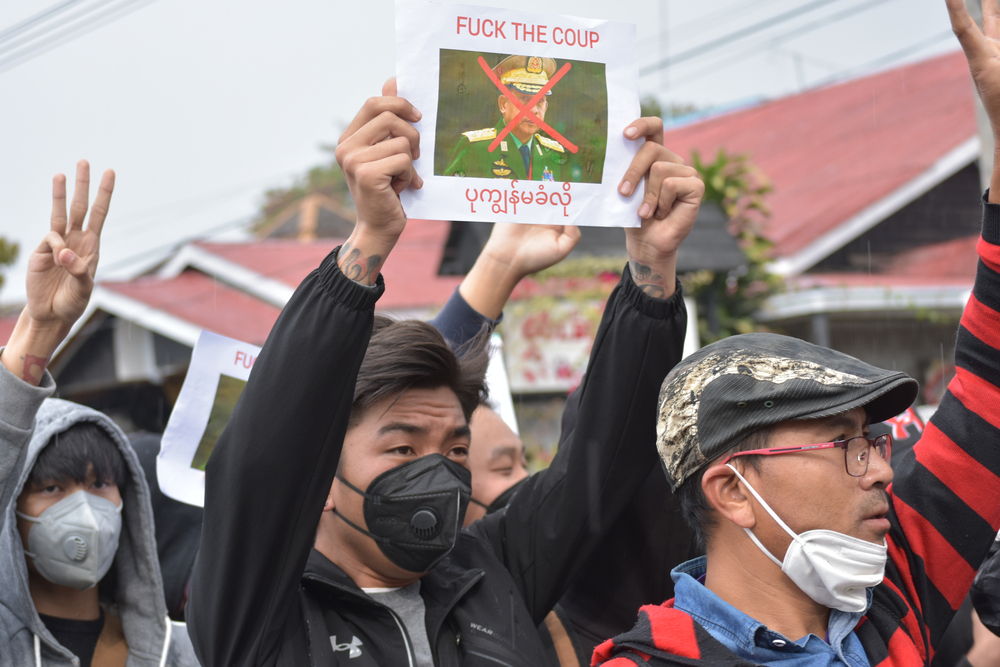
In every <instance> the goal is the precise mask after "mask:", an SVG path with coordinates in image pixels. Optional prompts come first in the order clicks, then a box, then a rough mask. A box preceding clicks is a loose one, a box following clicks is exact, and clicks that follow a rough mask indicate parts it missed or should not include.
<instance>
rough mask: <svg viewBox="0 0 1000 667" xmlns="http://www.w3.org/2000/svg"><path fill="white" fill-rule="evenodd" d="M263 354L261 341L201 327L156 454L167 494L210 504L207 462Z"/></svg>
mask: <svg viewBox="0 0 1000 667" xmlns="http://www.w3.org/2000/svg"><path fill="white" fill-rule="evenodd" d="M259 353H260V348H259V347H257V346H256V345H251V344H249V343H244V342H242V341H238V340H233V339H232V338H226V337H225V336H220V335H218V334H214V333H211V332H208V331H202V332H201V336H199V337H198V342H197V343H195V346H194V351H193V352H192V353H191V364H190V366H188V372H187V376H186V377H185V378H184V385H183V386H182V387H181V392H180V395H178V397H177V403H176V404H175V405H174V409H173V411H172V412H171V413H170V421H169V422H167V428H166V430H165V431H164V432H163V439H162V440H161V442H160V455H159V456H158V457H157V458H156V476H157V478H158V479H159V481H160V490H161V491H163V493H164V494H165V495H168V496H170V497H171V498H173V499H175V500H179V501H181V502H182V503H188V504H189V505H197V506H199V507H204V506H205V463H206V462H207V461H208V457H209V455H210V454H211V453H212V449H213V448H214V447H215V442H216V440H218V438H219V435H221V434H222V429H223V428H225V426H226V423H227V422H228V421H229V415H230V414H232V412H233V408H234V407H236V401H237V399H238V398H239V397H240V394H242V393H243V388H244V387H245V386H246V383H247V380H248V379H249V378H250V370H251V369H252V368H253V364H254V361H256V359H257V355H258V354H259Z"/></svg>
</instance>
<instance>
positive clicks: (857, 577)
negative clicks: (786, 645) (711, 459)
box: [726, 463, 888, 612]
mask: <svg viewBox="0 0 1000 667" xmlns="http://www.w3.org/2000/svg"><path fill="white" fill-rule="evenodd" d="M726 465H727V466H728V467H729V468H730V469H731V470H732V471H733V472H734V473H736V476H737V477H739V478H740V480H742V481H743V483H744V484H746V486H747V488H748V489H750V493H752V494H753V495H754V497H755V498H756V499H757V501H758V502H759V503H760V504H761V505H763V506H764V509H765V510H767V513H768V514H770V515H771V517H772V518H774V520H775V521H777V522H778V525H779V526H781V527H782V528H784V530H785V532H786V533H788V534H789V535H791V536H792V543H791V544H790V545H788V550H787V551H785V559H784V561H780V560H778V559H777V558H775V557H774V556H773V555H772V554H771V552H770V551H768V550H767V549H766V548H765V547H764V545H763V544H761V542H760V540H758V539H757V537H756V536H755V535H754V534H753V532H752V531H750V529H749V528H744V529H743V530H745V531H746V534H747V535H749V536H750V539H751V540H753V542H754V544H756V545H757V547H758V548H759V549H760V550H761V551H763V552H764V554H765V555H766V556H767V557H768V558H770V559H771V560H772V561H774V563H775V564H776V565H778V566H780V567H781V571H782V572H784V573H785V574H786V575H788V578H789V579H791V580H792V581H793V582H795V585H796V586H798V587H799V588H800V589H802V592H804V593H805V594H806V595H808V596H809V597H810V598H812V599H813V600H815V601H816V602H818V603H819V604H821V605H824V606H826V607H830V608H831V609H839V610H840V611H846V612H863V611H865V610H866V609H867V608H868V593H867V589H868V588H871V587H872V586H877V585H878V584H880V583H881V582H882V578H883V577H884V576H885V561H886V557H887V555H888V548H887V547H886V544H885V540H882V544H872V543H871V542H868V541H866V540H862V539H860V538H857V537H851V536H850V535H844V534H843V533H838V532H836V531H833V530H807V531H806V532H804V533H802V534H801V535H796V534H795V533H793V532H792V529H791V528H789V527H788V526H787V525H785V522H784V521H782V520H781V519H780V518H779V517H778V515H777V514H775V513H774V510H772V509H771V508H770V506H769V505H768V504H767V503H766V502H764V499H763V498H761V497H760V494H759V493H757V491H756V490H755V489H754V488H753V487H752V486H750V483H749V482H747V481H746V479H744V477H743V475H741V474H740V473H739V471H738V470H736V468H733V466H731V465H729V464H728V463H727V464H726Z"/></svg>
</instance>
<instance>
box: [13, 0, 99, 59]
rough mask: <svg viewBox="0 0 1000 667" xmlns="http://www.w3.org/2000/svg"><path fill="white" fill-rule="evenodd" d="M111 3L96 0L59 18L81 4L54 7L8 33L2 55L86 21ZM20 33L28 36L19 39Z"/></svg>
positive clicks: (65, 4) (68, 3)
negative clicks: (70, 24)
mask: <svg viewBox="0 0 1000 667" xmlns="http://www.w3.org/2000/svg"><path fill="white" fill-rule="evenodd" d="M110 2H114V0H96V2H94V3H93V4H91V5H89V6H84V7H82V8H80V11H77V12H74V13H70V14H68V15H66V16H59V14H62V13H63V12H65V11H67V10H69V9H70V8H72V7H73V5H75V4H79V3H78V2H74V1H72V0H71V1H70V2H66V3H64V4H62V5H58V6H56V7H53V8H51V9H50V10H49V11H46V12H42V13H41V14H39V15H36V16H38V18H33V19H29V20H28V21H26V22H24V23H22V24H21V25H20V26H15V27H14V28H12V29H10V30H8V31H7V32H9V33H10V34H9V36H7V37H3V38H0V55H3V54H6V53H9V52H11V51H15V50H17V49H18V48H20V47H22V46H24V45H26V44H29V43H30V42H32V41H38V40H40V39H43V38H45V37H46V36H48V35H50V34H52V33H54V32H55V31H56V29H57V28H60V27H62V26H64V25H66V24H68V23H72V22H73V21H78V20H80V19H85V18H87V15H88V14H94V12H96V11H97V10H98V9H100V8H101V7H102V6H104V5H106V4H108V3H110ZM43 16H44V18H43ZM20 33H27V34H23V35H21V36H20V37H18V36H17V35H18V34H20Z"/></svg>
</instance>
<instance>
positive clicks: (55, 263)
mask: <svg viewBox="0 0 1000 667" xmlns="http://www.w3.org/2000/svg"><path fill="white" fill-rule="evenodd" d="M89 186H90V165H88V164H87V163H86V161H84V160H81V161H80V163H79V164H78V165H77V169H76V191H75V192H74V195H73V205H72V206H71V207H70V211H69V216H68V217H67V215H66V177H65V176H63V175H62V174H58V175H57V176H56V177H55V178H53V179H52V222H51V230H50V231H49V232H48V233H47V234H46V235H45V238H44V239H43V240H42V242H41V243H40V244H39V246H38V247H37V248H36V249H35V251H34V252H33V253H32V254H31V257H30V258H29V259H28V277H27V293H28V304H27V305H26V306H25V307H24V310H23V311H21V316H20V317H19V318H18V320H17V325H16V326H15V327H14V331H13V333H12V334H11V336H10V340H9V341H8V343H7V346H6V347H5V348H4V349H3V353H2V354H0V361H2V364H3V368H0V507H7V505H8V501H9V499H10V497H11V496H12V495H16V494H17V493H19V492H20V489H13V488H8V487H9V485H8V484H7V480H8V478H10V477H11V473H12V472H13V471H14V467H15V466H16V464H17V461H18V460H20V457H21V453H22V450H23V448H24V446H25V445H26V444H27V443H28V441H29V440H30V439H31V433H32V430H33V425H34V420H35V413H36V412H37V411H38V408H39V407H40V406H41V404H42V401H43V400H45V398H47V397H48V396H50V395H51V394H52V392H53V390H54V389H55V385H54V384H53V383H52V378H51V377H50V376H48V375H47V374H46V373H45V367H46V366H47V365H48V363H49V358H50V357H51V356H52V353H53V352H55V349H56V347H57V346H58V345H59V343H61V342H62V340H63V338H65V337H66V335H67V334H68V333H69V331H70V328H71V327H72V326H73V324H74V323H75V322H76V320H77V319H78V318H79V317H80V315H82V314H83V311H84V309H85V308H86V307H87V302H88V301H89V300H90V293H91V292H92V291H93V289H94V272H95V271H96V270H97V257H98V254H99V253H98V251H99V250H100V245H101V229H102V227H103V226H104V219H105V217H106V216H107V214H108V206H109V205H110V203H111V192H112V190H113V189H114V186H115V174H114V172H113V171H111V170H108V171H106V172H105V173H104V178H102V179H101V187H100V190H99V191H98V193H97V199H95V200H94V206H93V209H92V210H91V213H90V222H89V223H88V224H87V227H86V229H84V222H85V221H86V218H87V204H88V201H89V196H88V190H89ZM13 477H17V475H14V476H13ZM2 521H3V518H2V517H0V522H2Z"/></svg>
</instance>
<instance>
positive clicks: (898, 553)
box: [592, 204, 1000, 667]
mask: <svg viewBox="0 0 1000 667" xmlns="http://www.w3.org/2000/svg"><path fill="white" fill-rule="evenodd" d="M978 251H979V257H980V260H979V266H978V269H977V274H976V282H975V287H974V288H973V292H972V297H971V298H970V299H969V302H968V304H967V305H966V307H965V312H964V313H963V314H962V320H961V324H960V325H959V329H958V339H957V342H956V345H955V367H956V375H955V377H954V379H953V380H952V381H951V383H950V384H949V385H948V391H947V393H946V395H945V397H944V399H943V400H942V401H941V405H940V407H939V408H938V411H937V413H936V414H935V415H934V417H933V418H931V420H930V423H929V424H928V425H927V427H926V429H925V430H924V434H923V437H922V438H921V439H920V441H919V442H918V443H917V444H916V445H915V446H914V448H913V451H912V452H911V453H910V454H909V455H908V456H907V457H906V458H905V459H904V460H903V461H901V462H900V464H899V465H898V466H895V473H896V475H895V480H894V481H893V483H892V485H891V486H890V487H889V495H890V498H891V504H892V509H891V511H890V513H889V519H890V521H891V523H892V529H891V530H890V532H889V535H888V536H887V538H886V539H887V542H888V545H889V561H888V563H886V570H885V579H884V580H883V582H882V583H881V584H880V585H878V586H876V587H875V591H874V596H873V599H872V606H871V609H869V611H868V613H867V614H865V615H864V616H863V617H862V618H861V621H860V622H859V623H858V626H857V627H856V628H855V631H856V632H857V635H858V638H859V639H860V640H861V643H862V645H863V646H864V648H865V652H866V654H867V656H868V659H869V661H870V663H871V665H872V667H917V666H918V665H928V664H930V661H931V658H933V656H934V651H935V648H936V647H937V645H938V642H939V641H940V640H941V636H942V635H943V633H944V631H945V628H946V627H947V626H948V623H949V622H950V621H951V618H952V616H953V615H954V614H955V611H956V610H957V609H958V607H959V605H960V604H961V603H962V600H963V599H964V598H965V595H966V593H967V592H968V590H969V588H970V587H971V586H972V579H973V577H974V576H975V574H976V569H977V568H978V567H979V564H980V563H982V562H983V558H984V557H985V556H986V554H987V552H988V550H989V548H990V544H991V543H992V542H993V539H994V537H995V536H996V534H997V530H998V529H1000V205H997V204H985V205H984V211H983V231H982V238H981V239H980V240H979V245H978ZM592 664H593V665H600V664H603V665H605V666H606V667H631V666H633V665H656V666H664V665H684V666H687V667H694V666H696V665H697V666H699V667H703V666H704V665H720V666H722V665H733V666H735V665H747V664H750V663H748V662H747V661H745V660H742V659H741V658H738V657H737V656H736V655H734V654H733V653H732V652H730V651H729V650H728V649H726V648H725V647H724V646H723V645H722V644H721V643H719V642H718V641H716V640H715V639H714V638H712V636H711V635H710V634H709V633H708V632H707V631H706V630H705V629H704V628H702V627H701V626H700V625H698V623H697V622H695V621H694V620H693V619H692V618H691V617H690V616H688V615H687V614H686V613H684V612H682V611H680V610H678V609H674V608H673V604H672V601H669V602H666V603H664V604H663V605H661V606H659V607H657V606H646V607H642V608H641V609H640V610H639V620H638V623H637V624H636V626H635V627H634V628H633V629H632V630H630V631H629V632H627V633H625V634H622V635H619V636H618V637H615V638H614V639H609V640H608V641H606V642H604V643H603V644H601V645H600V646H598V647H597V649H596V650H595V651H594V658H593V661H592Z"/></svg>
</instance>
